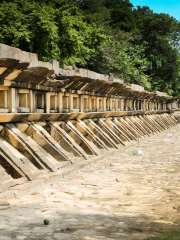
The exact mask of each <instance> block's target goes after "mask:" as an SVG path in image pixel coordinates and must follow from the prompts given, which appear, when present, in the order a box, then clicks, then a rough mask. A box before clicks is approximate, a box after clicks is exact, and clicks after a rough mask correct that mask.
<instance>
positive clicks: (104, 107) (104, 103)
mask: <svg viewBox="0 0 180 240" xmlns="http://www.w3.org/2000/svg"><path fill="white" fill-rule="evenodd" d="M106 100H107V98H105V97H104V98H103V111H104V112H106Z"/></svg>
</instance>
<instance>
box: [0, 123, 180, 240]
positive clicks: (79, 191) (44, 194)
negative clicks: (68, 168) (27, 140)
mask: <svg viewBox="0 0 180 240" xmlns="http://www.w3.org/2000/svg"><path fill="white" fill-rule="evenodd" d="M171 132H172V138H168V137H167V133H168V130H167V131H164V132H160V133H159V134H156V135H151V137H148V138H144V139H143V140H141V142H140V146H141V149H142V151H143V153H144V155H143V156H135V155H133V151H134V149H135V148H136V145H137V143H136V142H135V141H133V142H131V144H128V145H127V146H125V147H122V148H121V149H119V150H115V151H114V154H112V155H111V156H110V157H107V158H103V159H102V160H101V161H99V162H98V163H97V164H93V165H91V166H90V167H86V168H84V169H82V170H79V171H78V172H76V173H74V174H71V175H70V176H69V177H66V178H65V179H62V180H58V181H53V182H49V184H48V185H44V186H41V187H40V188H39V189H38V188H36V190H33V191H32V192H31V193H30V194H24V195H23V196H22V197H18V198H15V199H11V200H9V201H8V202H9V204H10V205H9V206H8V205H2V204H1V206H0V208H1V211H0V229H1V239H13V240H14V239H25V240H30V239H36V240H37V239H49V240H52V239H77V240H97V239H99V240H101V239H103V240H110V239H123V240H126V239H131V240H141V239H142V240H145V239H146V240H147V239H150V236H157V235H161V236H164V237H165V236H168V234H169V232H170V229H179V219H180V215H179V194H180V190H179V187H180V186H179V178H180V167H179V154H180V152H179V136H180V125H179V124H178V125H177V126H174V127H173V128H172V129H171ZM12 189H16V187H14V188H12ZM4 204H5V203H4ZM46 218H47V219H49V220H50V224H49V225H48V226H45V225H43V220H44V219H46Z"/></svg>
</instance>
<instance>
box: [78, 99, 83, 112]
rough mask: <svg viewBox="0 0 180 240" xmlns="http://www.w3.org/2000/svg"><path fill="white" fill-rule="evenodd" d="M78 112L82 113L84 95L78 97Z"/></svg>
mask: <svg viewBox="0 0 180 240" xmlns="http://www.w3.org/2000/svg"><path fill="white" fill-rule="evenodd" d="M79 100H80V109H79V111H80V112H84V95H80V99H79Z"/></svg>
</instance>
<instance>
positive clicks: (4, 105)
mask: <svg viewBox="0 0 180 240" xmlns="http://www.w3.org/2000/svg"><path fill="white" fill-rule="evenodd" d="M7 100H8V91H0V113H1V112H2V113H6V112H9V109H8V102H7Z"/></svg>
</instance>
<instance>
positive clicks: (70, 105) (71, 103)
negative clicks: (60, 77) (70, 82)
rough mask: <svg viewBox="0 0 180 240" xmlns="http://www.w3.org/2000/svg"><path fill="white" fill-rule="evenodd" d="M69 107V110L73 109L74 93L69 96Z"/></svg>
mask: <svg viewBox="0 0 180 240" xmlns="http://www.w3.org/2000/svg"><path fill="white" fill-rule="evenodd" d="M68 109H69V112H72V111H73V94H70V95H69V97H68Z"/></svg>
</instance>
